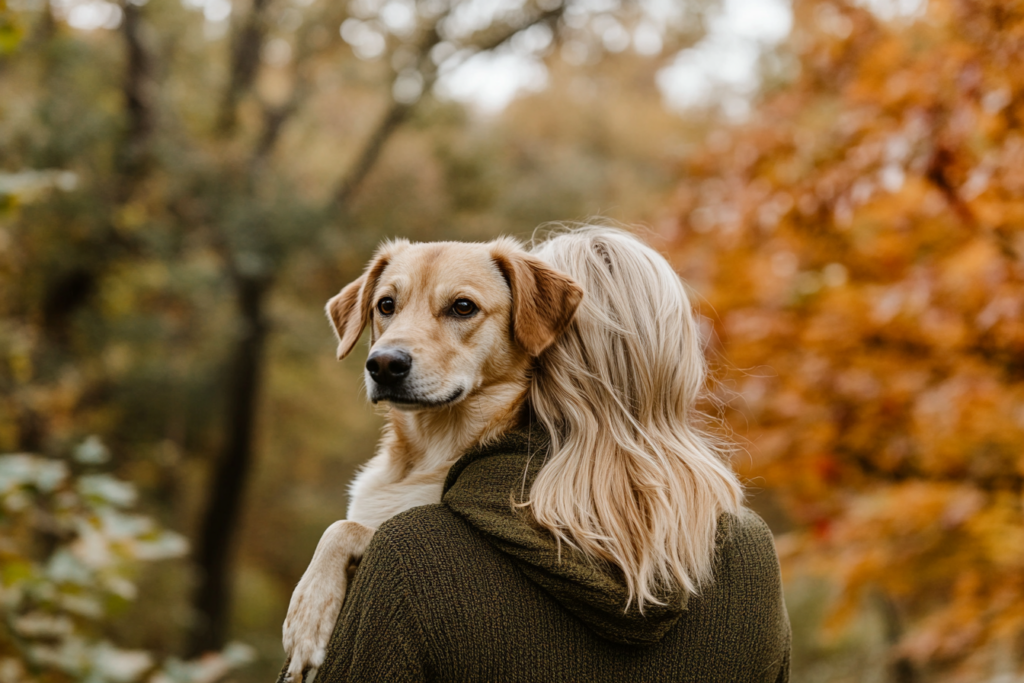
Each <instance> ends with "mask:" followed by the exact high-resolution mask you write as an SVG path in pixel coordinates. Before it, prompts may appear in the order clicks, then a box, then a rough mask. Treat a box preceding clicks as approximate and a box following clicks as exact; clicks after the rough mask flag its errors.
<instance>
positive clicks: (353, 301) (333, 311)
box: [327, 240, 409, 360]
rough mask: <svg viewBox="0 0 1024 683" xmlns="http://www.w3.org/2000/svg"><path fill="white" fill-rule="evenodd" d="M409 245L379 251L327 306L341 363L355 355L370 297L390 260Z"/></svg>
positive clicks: (395, 243)
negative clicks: (360, 273)
mask: <svg viewBox="0 0 1024 683" xmlns="http://www.w3.org/2000/svg"><path fill="white" fill-rule="evenodd" d="M408 245H409V243H408V242H407V241H406V240H396V241H393V242H387V243H385V244H384V245H383V246H381V248H380V249H378V250H377V253H376V254H375V255H374V257H373V260H371V261H370V263H369V264H368V265H367V266H366V270H365V271H364V272H363V274H362V275H361V276H359V278H358V279H356V280H354V281H352V282H350V283H348V284H347V285H345V288H344V289H342V290H341V291H340V292H338V293H337V294H336V295H334V296H333V297H331V298H330V300H329V301H328V302H327V317H328V319H330V321H331V324H332V325H333V326H334V333H335V334H336V335H337V336H338V360H341V359H342V358H344V357H345V356H347V355H348V354H350V353H352V349H353V348H355V345H356V342H358V341H359V337H360V335H362V333H363V328H364V327H366V323H367V321H369V319H370V309H371V305H372V302H371V301H370V297H372V296H373V291H374V290H375V289H376V288H377V281H378V280H379V279H380V276H381V273H383V272H384V269H385V268H387V267H388V262H389V261H390V260H391V258H392V257H393V256H394V255H395V254H396V253H397V252H398V251H401V250H402V249H404V248H405V247H407V246H408Z"/></svg>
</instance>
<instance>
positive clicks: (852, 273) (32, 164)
mask: <svg viewBox="0 0 1024 683" xmlns="http://www.w3.org/2000/svg"><path fill="white" fill-rule="evenodd" d="M1022 57H1024V5H1022V4H1021V3H1019V2H1010V1H1009V0H1004V1H998V0H857V1H854V0H849V1H846V0H793V2H792V4H790V3H789V2H787V1H786V0H717V1H716V0H686V1H683V0H334V1H331V0H125V1H124V2H121V1H120V0H117V1H111V0H0V453H6V454H9V455H4V456H3V457H2V458H0V615H2V617H3V618H2V619H0V683H15V682H20V681H25V680H35V681H47V682H50V681H53V682H54V683H57V682H63V681H70V680H86V681H89V682H90V683H100V682H103V681H114V682H117V683H133V682H134V681H150V682H151V683H214V682H215V681H218V680H221V679H223V678H225V677H227V678H229V679H231V680H236V681H244V682H246V683H248V682H252V683H256V682H257V681H269V680H270V679H271V677H273V676H275V674H276V672H277V669H278V667H279V665H280V663H281V660H282V657H283V652H282V650H281V646H280V625H281V622H282V621H283V618H284V615H285V610H286V607H287V603H288V598H289V595H290V593H291V590H292V588H293V586H294V584H295V583H296V581H297V580H298V578H299V576H300V575H301V573H302V571H303V570H304V568H305V566H306V564H307V562H308V561H309V558H310V557H311V555H312V552H313V548H314V547H315V544H316V542H317V540H318V539H319V537H320V534H321V533H322V531H323V530H324V528H325V527H326V526H327V525H328V524H330V523H331V522H332V521H334V520H335V519H338V518H341V517H343V516H344V511H345V509H346V503H347V501H346V493H345V486H346V483H347V482H348V480H349V479H350V477H351V476H352V474H353V472H354V471H355V469H356V468H357V467H358V466H359V465H360V463H362V462H364V461H365V460H366V459H367V458H368V457H369V456H370V455H371V453H372V451H373V448H374V445H375V443H376V440H377V435H378V431H379V428H380V424H381V418H380V416H379V415H377V414H375V413H374V411H373V410H372V409H371V407H370V406H369V405H368V404H367V402H366V401H365V399H364V396H363V392H362V388H361V365H362V362H363V359H362V357H361V355H360V354H359V353H356V354H353V356H352V357H351V358H349V359H347V360H346V361H345V362H343V363H340V364H339V363H338V362H337V361H335V359H334V341H333V337H332V333H331V330H330V328H329V326H328V325H327V323H326V321H325V319H324V315H323V313H322V310H323V305H324V303H325V302H326V300H327V299H328V297H330V296H331V295H333V294H334V293H336V292H337V291H338V290H339V289H340V288H341V287H342V286H343V285H344V284H346V283H348V282H349V281H351V280H352V279H354V278H355V277H356V276H357V275H358V274H359V272H360V271H361V269H362V267H363V264H364V262H365V261H366V260H367V259H368V257H369V255H370V254H371V252H372V250H373V248H374V246H375V245H376V244H377V243H378V242H379V241H380V240H381V239H383V238H385V237H392V236H404V237H409V238H411V239H414V240H432V239H465V240H486V239H490V238H492V237H494V236H497V235H499V234H512V235H517V236H520V237H524V238H526V237H529V236H530V234H531V233H532V231H533V230H534V228H535V227H536V226H538V225H539V224H542V223H544V222H546V221H556V220H586V219H588V217H591V216H597V215H600V216H605V217H609V218H611V219H615V220H618V221H622V222H624V223H628V224H632V225H638V226H642V227H641V229H640V230H641V233H642V234H643V235H644V236H645V237H646V238H647V239H648V240H649V241H650V242H651V243H652V244H653V245H654V246H656V247H657V248H658V249H659V250H661V251H662V252H663V253H665V254H667V255H668V256H669V258H670V259H671V260H672V261H673V263H674V264H675V265H676V267H677V268H678V270H679V272H680V274H682V275H683V276H684V277H685V278H686V279H687V280H688V281H689V282H690V284H691V285H692V286H693V288H694V290H695V293H696V299H697V300H698V302H699V307H700V311H701V313H702V315H703V316H704V319H705V331H706V334H707V347H708V353H709V357H710V358H711V360H712V364H713V366H714V369H715V375H716V381H715V384H714V385H713V386H712V387H711V388H712V390H713V392H714V394H715V395H716V398H717V399H719V400H718V401H713V402H710V403H709V406H708V409H709V410H713V411H715V412H718V413H720V415H721V417H722V418H724V420H723V423H724V424H725V425H726V426H727V427H728V428H729V430H730V431H731V433H732V437H733V438H734V439H735V440H736V441H737V442H738V443H739V444H740V449H739V451H738V453H737V456H736V463H735V464H736V467H737V468H738V469H739V470H740V472H741V473H742V474H743V476H744V478H745V480H746V481H747V482H748V485H749V490H750V501H751V504H752V506H753V507H755V509H757V510H758V511H759V512H760V513H761V514H762V515H763V516H764V517H765V519H766V520H767V521H768V522H769V524H770V525H771V526H772V529H773V531H774V532H775V534H776V541H777V545H778V548H779V552H780V555H781V557H782V562H783V569H784V573H785V579H786V586H787V600H788V603H789V610H790V615H791V619H792V622H793V631H794V655H793V675H792V679H793V680H794V681H796V682H802V681H809V682H816V681H822V682H824V681H830V682H832V681H834V682H839V681H844V682H845V681H848V682H851V683H852V682H862V681H864V682H867V681H878V682H889V681H891V682H893V683H903V682H912V681H993V682H994V681H999V682H1002V683H1009V682H1011V681H1018V680H1024V674H1022V666H1024V662H1022V652H1024V635H1022V634H1024V516H1022V509H1021V507H1022V494H1024V490H1022V487H1024V457H1022V444H1024V318H1022V313H1024V310H1022V307H1024V284H1022V283H1024V260H1022V259H1024V230H1022V221H1024V134H1022V133H1024V130H1022V126H1024V119H1022V117H1024V69H1022V68H1021V63H1022V61H1021V60H1022Z"/></svg>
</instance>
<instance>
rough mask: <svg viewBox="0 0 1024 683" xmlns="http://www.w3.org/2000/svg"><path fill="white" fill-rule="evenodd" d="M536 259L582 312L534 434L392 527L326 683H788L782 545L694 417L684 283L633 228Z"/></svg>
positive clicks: (527, 431)
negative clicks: (572, 285) (556, 274)
mask: <svg viewBox="0 0 1024 683" xmlns="http://www.w3.org/2000/svg"><path fill="white" fill-rule="evenodd" d="M533 253H534V254H536V255H538V256H539V257H540V258H542V259H544V260H546V261H548V262H549V263H550V264H551V265H552V266H553V267H554V268H556V269H557V270H559V271H562V272H564V273H566V274H568V275H570V276H572V277H573V278H574V279H575V280H576V281H577V282H579V283H580V284H581V285H582V286H583V288H584V290H585V291H586V296H585V297H584V300H583V303H582V304H581V306H580V308H579V310H578V311H577V314H576V318H575V320H574V322H573V323H572V326H571V328H570V329H569V331H568V332H567V333H565V334H563V335H562V337H561V338H560V339H559V341H557V342H556V343H555V345H554V346H552V347H551V348H550V349H548V350H547V351H545V353H544V354H543V355H542V356H541V357H540V358H539V359H538V364H537V367H536V369H535V373H534V377H533V380H532V385H531V388H530V395H529V407H530V411H529V413H528V414H527V415H525V416H524V420H523V426H522V429H520V430H517V431H514V432H511V433H509V434H507V435H506V436H505V437H503V438H501V439H499V440H498V441H497V442H492V443H490V444H488V445H486V446H484V447H479V448H476V449H474V450H471V451H470V452H467V453H466V454H464V455H463V456H462V458H461V459H460V460H459V461H458V462H457V463H456V464H455V465H454V466H453V467H452V469H451V471H450V473H449V475H448V478H447V481H446V483H445V488H444V495H443V498H442V503H441V504H440V505H428V506H424V507H420V508H415V509H412V510H409V511H407V512H405V513H402V514H400V515H398V516H397V517H395V518H393V519H391V520H390V521H388V522H386V523H385V524H384V525H383V526H381V527H380V529H379V530H378V531H377V533H376V535H375V536H374V539H373V542H372V543H371V545H370V547H369V549H368V550H367V552H366V555H365V556H364V558H363V560H362V564H361V565H360V568H359V570H358V572H357V573H356V576H355V579H354V581H353V583H352V585H351V587H350V592H349V595H348V597H347V599H346V602H345V605H344V607H343V608H342V613H341V616H340V617H339V619H338V622H337V626H336V629H335V632H334V635H333V637H332V639H331V643H330V646H329V648H328V653H327V659H326V661H325V662H324V664H323V666H321V668H320V670H319V672H318V674H317V681H318V683H340V682H341V681H425V680H438V681H456V680H457V681H532V682H536V681H662V680H664V681H676V680H687V681H766V682H768V683H772V682H775V681H787V680H788V676H789V649H790V631H789V621H788V617H787V615H786V611H785V607H784V605H783V601H782V588H781V582H780V577H779V566H778V559H777V557H776V554H775V548H774V545H773V543H772V537H771V534H770V532H769V531H768V529H767V527H766V526H765V524H764V523H763V522H762V521H761V520H760V518H758V517H757V515H755V514H754V513H753V512H750V511H749V510H747V509H745V508H743V506H742V489H741V486H740V484H739V482H738V481H737V479H736V476H735V475H734V474H733V472H732V471H731V469H730V468H729V466H728V464H727V462H726V460H725V458H724V454H723V453H722V452H721V451H720V449H719V448H718V447H717V446H716V444H715V442H714V441H713V440H712V439H711V438H709V437H708V436H707V435H706V434H704V433H703V432H702V431H701V429H700V428H699V419H697V418H698V417H699V416H696V415H695V404H696V401H697V399H698V397H699V396H700V393H701V391H702V390H703V387H704V381H705V372H706V371H705V363H704V358H703V354H702V351H701V343H700V335H699V331H698V328H697V324H696V321H695V319H694V316H693V312H692V309H691V305H690V302H689V299H688V297H687V294H686V290H685V287H684V285H683V284H682V282H681V281H680V280H679V278H678V276H677V275H676V274H675V272H674V271H673V270H672V268H671V266H669V264H668V263H667V262H666V261H665V259H664V258H662V257H661V256H660V255H658V254H657V253H656V252H655V251H653V250H652V249H650V248H649V247H647V246H645V245H644V244H643V243H642V242H640V241H639V240H638V239H636V238H634V237H632V236H630V235H628V234H626V233H624V232H621V231H618V230H612V229H607V228H583V229H578V230H574V231H571V232H567V233H564V234H560V235H557V236H555V237H553V238H551V239H548V240H547V241H545V242H543V243H541V244H540V245H539V246H537V247H536V248H535V249H534V250H533Z"/></svg>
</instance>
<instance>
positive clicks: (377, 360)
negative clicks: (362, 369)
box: [366, 349, 412, 387]
mask: <svg viewBox="0 0 1024 683" xmlns="http://www.w3.org/2000/svg"><path fill="white" fill-rule="evenodd" d="M411 367H412V356H410V355H409V354H407V353H406V352H405V351H399V350H398V349H378V350H376V351H374V352H373V353H371V354H370V357H369V358H367V359H366V369H367V370H368V371H369V373H370V377H372V378H373V381H374V382H376V383H377V384H380V385H382V386H386V387H393V386H395V385H396V384H399V383H400V382H401V381H402V380H403V379H405V376H406V375H408V374H409V369H410V368H411Z"/></svg>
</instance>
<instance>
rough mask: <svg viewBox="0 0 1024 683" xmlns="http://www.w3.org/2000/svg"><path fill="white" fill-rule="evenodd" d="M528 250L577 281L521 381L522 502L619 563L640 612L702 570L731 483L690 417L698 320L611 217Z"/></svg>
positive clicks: (731, 499) (573, 539)
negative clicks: (525, 408)
mask: <svg viewBox="0 0 1024 683" xmlns="http://www.w3.org/2000/svg"><path fill="white" fill-rule="evenodd" d="M531 251H532V253H533V254H535V255H536V256H538V257H540V258H541V259H543V260H545V261H546V262H548V263H549V264H550V265H551V266H553V267H554V268H556V269H558V270H560V271H562V272H564V273H566V274H567V275H569V276H571V277H573V278H574V279H575V280H576V281H577V282H578V283H579V284H580V285H582V286H583V288H584V290H585V295H584V297H583V302H582V303H581V305H580V307H579V309H578V310H577V312H576V317H575V319H574V321H573V322H572V324H571V326H570V327H569V329H568V330H567V331H566V332H565V333H563V334H562V335H561V336H560V337H559V339H558V341H556V342H555V344H554V345H553V346H551V347H550V348H549V349H547V350H546V351H545V352H544V353H543V354H542V355H541V356H540V358H539V359H538V361H537V365H536V370H535V372H534V375H533V378H532V381H531V386H530V401H531V403H532V407H533V411H534V414H535V416H536V419H537V420H538V421H539V422H540V423H542V424H543V426H544V427H545V428H546V429H547V431H548V433H549V435H550V437H551V445H550V451H549V453H548V456H547V458H546V460H545V463H544V465H543V467H542V468H541V469H540V472H539V473H538V475H537V478H536V480H535V481H534V484H533V486H532V488H531V489H530V492H529V497H528V499H527V500H526V501H525V502H524V503H522V505H523V506H524V507H526V508H528V509H529V510H530V511H531V512H532V514H533V516H534V518H535V519H536V521H537V522H538V523H539V524H540V525H541V526H543V527H545V528H547V529H548V530H549V531H550V532H551V534H553V535H554V537H555V538H556V539H557V540H558V541H559V543H565V544H567V545H569V546H571V547H574V548H576V549H578V550H579V551H581V552H582V553H584V554H585V555H586V556H588V557H590V558H592V559H595V560H598V561H601V562H605V563H609V564H611V565H613V566H615V567H617V568H619V569H620V570H621V572H622V574H623V575H624V577H625V581H626V584H627V588H628V594H629V600H628V602H627V605H626V609H629V606H630V605H631V604H632V602H633V601H634V600H635V601H636V603H637V606H638V607H639V609H640V611H641V612H643V610H644V607H645V606H646V605H660V604H664V600H665V598H666V596H667V595H668V594H669V593H670V592H674V591H678V590H679V589H680V588H682V589H684V590H686V591H689V592H690V593H698V592H699V589H700V588H701V586H703V585H706V584H707V583H708V582H709V581H711V578H712V569H713V566H712V565H713V562H714V552H715V537H716V529H717V523H718V518H719V516H720V515H721V514H722V513H725V512H733V513H735V512H737V511H738V509H739V507H740V506H741V505H742V501H743V490H742V486H741V485H740V483H739V481H738V479H737V477H736V475H735V474H734V473H733V471H732V469H731V467H730V466H729V464H728V462H727V449H726V448H724V447H723V444H722V442H721V441H720V440H717V439H716V438H714V437H713V436H711V435H710V434H709V433H708V432H707V431H706V430H705V429H704V428H703V427H702V425H703V424H704V423H705V420H703V419H702V418H701V416H700V415H698V414H697V413H696V403H697V401H698V399H699V398H700V397H701V394H702V392H703V391H704V390H705V379H706V376H707V366H706V363H705V358H704V353H703V348H702V343H701V339H700V333H699V329H698V324H697V321H696V319H695V316H694V312H693V308H692V305H691V302H690V299H689V297H688V295H687V290H686V287H685V286H684V284H683V282H682V281H681V280H680V278H679V276H678V275H677V274H676V273H675V271H674V270H673V269H672V267H671V266H670V265H669V264H668V262H667V261H666V260H665V259H664V258H663V257H662V256H661V255H660V254H658V253H657V252H656V251H654V250H653V249H651V248H650V247H649V246H647V245H645V244H644V243H643V242H641V241H640V240H639V239H637V238H636V237H634V236H632V235H630V234H628V233H626V232H623V231H621V230H618V229H614V228H606V227H590V226H588V227H580V228H575V229H571V230H569V231H567V232H563V233H561V234H556V235H554V236H552V237H549V238H548V239H546V240H544V241H543V242H540V243H539V244H536V245H535V246H534V247H533V249H532V250H531Z"/></svg>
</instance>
